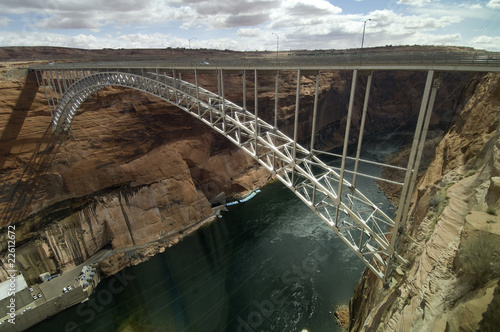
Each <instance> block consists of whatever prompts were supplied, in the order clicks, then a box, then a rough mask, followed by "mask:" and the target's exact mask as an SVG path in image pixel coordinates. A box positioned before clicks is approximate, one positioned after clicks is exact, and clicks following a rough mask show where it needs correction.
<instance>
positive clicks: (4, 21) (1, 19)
mask: <svg viewBox="0 0 500 332" xmlns="http://www.w3.org/2000/svg"><path fill="white" fill-rule="evenodd" d="M11 21H12V20H11V19H10V18H8V17H5V16H0V27H6V26H7V25H8V24H9V22H11Z"/></svg>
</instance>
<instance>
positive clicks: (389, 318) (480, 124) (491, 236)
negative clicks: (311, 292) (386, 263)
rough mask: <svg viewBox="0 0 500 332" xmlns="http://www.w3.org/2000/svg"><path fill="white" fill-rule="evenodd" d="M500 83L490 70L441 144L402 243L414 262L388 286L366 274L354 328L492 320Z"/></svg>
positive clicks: (452, 325) (499, 269)
mask: <svg viewBox="0 0 500 332" xmlns="http://www.w3.org/2000/svg"><path fill="white" fill-rule="evenodd" d="M499 89H500V75H498V74H487V75H485V76H484V77H483V78H482V80H481V82H480V83H479V84H478V85H477V87H476V89H475V93H474V94H473V95H472V97H471V98H470V99H469V101H468V102H467V104H466V106H465V108H464V109H463V111H462V112H461V113H460V115H459V117H458V119H457V122H456V123H455V124H454V125H453V127H451V128H450V130H449V131H448V132H447V133H446V134H445V136H444V138H443V139H442V140H441V142H440V143H439V144H438V146H437V148H436V152H435V156H434V160H433V161H432V162H431V164H430V166H429V168H428V169H427V171H426V172H425V174H424V176H423V177H422V178H421V180H420V182H419V184H418V189H417V191H416V192H415V193H414V197H413V208H412V211H411V212H410V216H409V218H408V223H407V225H405V228H404V231H403V234H404V235H403V239H402V241H401V244H400V247H399V248H398V251H399V252H400V254H401V255H402V256H403V257H405V259H407V260H408V262H409V264H408V265H406V266H405V265H403V266H400V267H398V268H396V269H395V271H394V273H393V274H392V277H391V279H390V280H389V286H388V287H387V288H386V289H384V288H383V287H382V283H381V282H380V281H379V280H376V279H375V278H374V277H373V276H372V275H371V273H370V272H369V271H366V272H365V273H364V276H363V280H362V281H361V283H360V285H358V288H357V289H356V293H355V296H354V298H353V300H352V301H351V309H352V316H351V327H350V330H352V331H365V330H367V331H375V330H377V331H378V330H380V331H476V330H477V329H478V328H479V327H480V326H492V325H491V324H492V323H491V318H488V319H489V320H487V321H485V320H484V319H483V313H484V312H487V311H488V310H489V309H488V307H489V306H490V303H493V302H492V301H496V302H495V303H498V299H497V300H494V295H493V294H494V289H495V287H497V286H496V285H497V281H498V278H499V277H500V259H499V257H500V242H499V241H500V232H499V226H498V225H499V223H500V218H499V217H498V215H497V208H498V204H499V196H498V188H497V176H498V173H497V172H498V163H499V155H498V152H497V151H498V148H497V147H498V144H499V143H500V139H499V137H500V136H499V130H498V126H499V123H500V122H499V114H500V95H499V94H498V91H499ZM495 294H498V292H496V293H495ZM490 316H491V315H490ZM490 316H488V315H486V316H485V317H490Z"/></svg>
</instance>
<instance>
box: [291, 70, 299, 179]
mask: <svg viewBox="0 0 500 332" xmlns="http://www.w3.org/2000/svg"><path fill="white" fill-rule="evenodd" d="M300 75H301V74H300V69H299V70H297V92H296V94H295V119H294V124H293V150H292V160H293V162H292V183H291V185H292V186H293V184H294V183H295V163H296V157H297V137H298V129H299V102H300Z"/></svg>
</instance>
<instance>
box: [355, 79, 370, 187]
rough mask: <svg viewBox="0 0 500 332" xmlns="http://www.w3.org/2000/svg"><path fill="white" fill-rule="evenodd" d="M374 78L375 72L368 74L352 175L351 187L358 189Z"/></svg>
mask: <svg viewBox="0 0 500 332" xmlns="http://www.w3.org/2000/svg"><path fill="white" fill-rule="evenodd" d="M372 76H373V71H371V72H370V73H369V74H368V79H367V81H366V90H365V101H364V103H363V113H362V114H361V124H360V126H359V127H360V128H359V137H358V147H357V150H356V160H355V161H354V171H353V175H352V183H351V187H352V188H353V189H354V188H356V175H357V173H358V166H359V156H360V154H361V145H362V144H363V132H364V130H365V122H366V112H367V110H368V100H369V99H370V89H371V86H372Z"/></svg>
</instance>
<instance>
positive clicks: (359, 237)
mask: <svg viewBox="0 0 500 332" xmlns="http://www.w3.org/2000/svg"><path fill="white" fill-rule="evenodd" d="M213 72H214V73H215V74H216V75H217V80H218V90H219V91H218V93H214V92H211V91H208V90H206V89H204V88H202V87H200V86H199V84H198V75H199V74H198V72H197V69H193V70H192V73H193V74H194V78H195V83H194V84H193V83H189V82H187V81H184V80H182V79H180V78H179V77H178V76H180V75H178V74H177V73H176V71H175V69H174V70H173V71H172V73H171V75H170V73H169V75H167V73H166V72H163V73H160V72H159V70H158V68H157V69H156V70H154V69H153V70H152V69H151V68H149V69H146V68H144V69H137V68H136V69H133V70H128V71H127V70H123V71H122V70H120V71H118V70H117V71H110V70H103V69H99V70H95V69H94V70H90V69H89V70H86V69H68V68H67V69H54V70H41V69H38V70H37V74H38V76H37V77H38V78H39V82H40V83H41V84H42V85H43V87H44V89H45V93H46V96H47V99H48V101H49V107H50V108H51V111H52V110H53V128H54V131H55V133H56V134H60V133H61V132H64V131H67V130H69V129H70V128H71V123H72V121H73V119H74V117H75V114H76V112H77V111H78V109H79V107H80V106H81V104H82V103H83V102H84V101H85V100H86V99H87V98H88V97H89V96H90V95H92V94H93V93H95V92H97V91H99V90H101V89H104V88H106V87H110V86H122V87H127V88H132V89H136V90H139V91H143V92H146V93H149V94H152V95H155V96H157V97H159V98H161V99H163V100H165V101H167V102H169V103H171V104H172V105H175V106H177V107H179V108H181V109H182V110H184V111H186V112H188V113H189V114H191V115H192V116H194V117H196V118H198V119H199V120H201V121H203V122H204V123H205V124H207V125H209V126H210V127H212V128H213V129H214V130H216V131H217V132H218V133H220V134H222V135H224V136H225V137H226V138H227V139H229V140H230V141H231V142H233V143H234V144H236V145H237V146H238V147H240V148H241V149H243V150H244V151H245V152H246V153H248V154H249V155H251V156H252V157H253V158H254V159H256V160H257V161H258V162H259V163H260V164H261V165H262V166H264V167H265V168H266V169H267V170H268V171H270V172H271V173H272V174H273V175H274V176H275V177H276V178H278V179H279V180H280V181H281V182H282V183H283V184H285V185H286V186H287V187H288V188H289V189H290V190H292V191H293V192H294V193H295V194H296V195H297V196H298V197H299V198H300V199H301V200H302V201H303V202H304V203H305V204H306V205H307V206H308V207H309V208H311V209H312V210H313V211H314V213H316V214H317V215H318V216H319V217H320V218H321V219H322V220H323V221H324V222H326V223H327V224H328V225H329V226H330V227H331V228H332V229H333V230H334V231H335V233H336V234H337V235H338V236H339V237H340V238H341V239H342V240H343V241H344V242H345V243H346V244H347V246H348V247H349V248H350V249H351V250H352V251H353V252H354V253H355V254H356V255H357V256H358V257H359V258H360V259H361V260H362V261H363V262H364V263H365V264H366V265H367V266H368V267H369V268H370V269H371V271H373V272H374V273H375V274H376V275H377V276H378V277H379V278H381V279H385V278H387V276H388V274H389V272H390V266H391V264H392V262H393V260H394V259H397V260H400V261H403V259H402V258H401V257H400V256H399V255H398V254H397V252H396V251H395V247H396V243H397V239H398V237H399V234H398V229H399V225H400V224H401V223H402V222H404V216H405V215H406V214H407V212H408V208H409V202H410V198H411V192H412V190H413V185H414V182H415V177H416V172H415V171H414V170H416V169H418V161H419V160H420V154H421V151H422V148H423V141H424V139H425V133H426V130H427V129H426V128H427V126H428V122H429V118H430V113H431V111H432V104H433V102H434V99H433V98H434V97H435V92H436V89H437V86H438V84H437V81H436V80H435V79H434V71H432V70H431V71H429V74H428V78H427V84H426V87H425V91H424V98H423V101H422V107H421V110H420V116H419V120H418V124H417V130H416V134H415V139H414V142H413V148H412V154H411V156H410V162H409V165H408V167H407V168H406V169H404V170H405V171H406V178H405V182H404V183H397V184H399V185H402V186H403V190H402V191H403V194H402V197H401V200H400V204H399V209H398V212H397V215H396V218H395V219H394V220H393V219H392V218H390V217H389V216H387V215H386V214H385V213H384V212H383V211H382V210H381V209H380V208H379V207H378V206H377V205H376V204H374V203H373V202H371V201H370V200H369V199H368V198H367V197H366V196H364V195H363V194H362V193H361V192H360V191H359V190H358V189H357V188H356V185H355V183H356V178H357V176H366V175H364V174H361V173H359V172H358V170H357V169H358V164H359V162H360V161H365V162H370V161H366V160H362V159H360V149H361V144H362V139H363V131H364V122H365V118H366V112H367V105H368V99H369V93H370V86H371V79H372V72H368V73H364V74H365V75H367V76H368V79H367V86H366V95H365V101H364V106H363V113H362V119H361V128H360V134H359V137H358V150H357V154H356V157H355V158H351V159H354V160H355V166H354V170H352V171H348V170H346V166H345V165H346V160H348V159H349V157H347V156H346V152H347V146H348V141H349V130H350V124H351V114H352V108H353V101H354V92H355V89H356V82H357V76H358V70H357V69H354V70H353V80H352V86H351V97H350V103H349V109H348V119H347V128H346V132H345V144H344V149H343V154H342V155H339V156H338V157H340V158H341V161H342V164H341V166H340V168H334V167H332V166H329V165H327V164H326V163H325V162H324V161H322V160H321V159H320V158H319V157H318V155H319V153H320V151H317V150H314V136H315V135H314V133H315V124H316V112H317V102H318V85H319V77H320V73H319V71H316V72H315V73H316V93H315V101H314V111H313V112H314V114H313V128H312V135H311V143H310V148H309V149H306V148H305V147H303V146H301V145H300V144H298V143H297V132H298V130H297V125H298V113H299V95H300V78H301V75H302V74H301V71H300V69H299V70H298V71H297V99H296V108H295V123H294V125H295V126H294V135H293V136H294V137H293V138H290V137H288V136H287V135H285V134H284V133H283V132H281V131H280V130H278V128H277V126H276V123H277V109H278V106H277V102H276V104H275V119H274V124H269V123H267V122H265V121H263V120H262V119H261V118H259V117H258V104H257V100H258V98H257V92H258V91H257V90H258V88H257V86H258V84H257V83H258V82H257V75H258V72H257V70H254V76H255V87H256V88H255V111H254V112H255V113H251V112H249V111H248V110H247V108H246V100H245V98H243V107H241V106H238V105H236V104H234V103H232V102H231V101H229V100H227V99H226V98H225V93H224V79H223V77H224V76H223V75H224V70H221V69H217V70H215V71H213ZM240 72H241V73H243V78H244V79H243V94H244V95H246V87H245V81H246V80H245V74H246V71H245V70H241V71H240ZM275 74H276V89H275V91H276V100H277V99H278V98H277V97H278V81H279V79H278V78H279V71H275ZM433 84H434V85H433ZM431 86H432V87H433V90H432V96H431V102H429V101H428V99H429V93H430V90H431ZM372 163H374V162H372ZM384 166H388V167H391V166H389V165H384ZM399 169H400V170H402V169H401V168H399ZM346 172H350V173H352V183H350V182H348V181H347V180H346V179H345V177H344V175H345V173H346ZM375 178H376V177H375ZM382 180H383V179H382ZM389 182H391V181H389ZM393 183H394V182H393Z"/></svg>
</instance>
